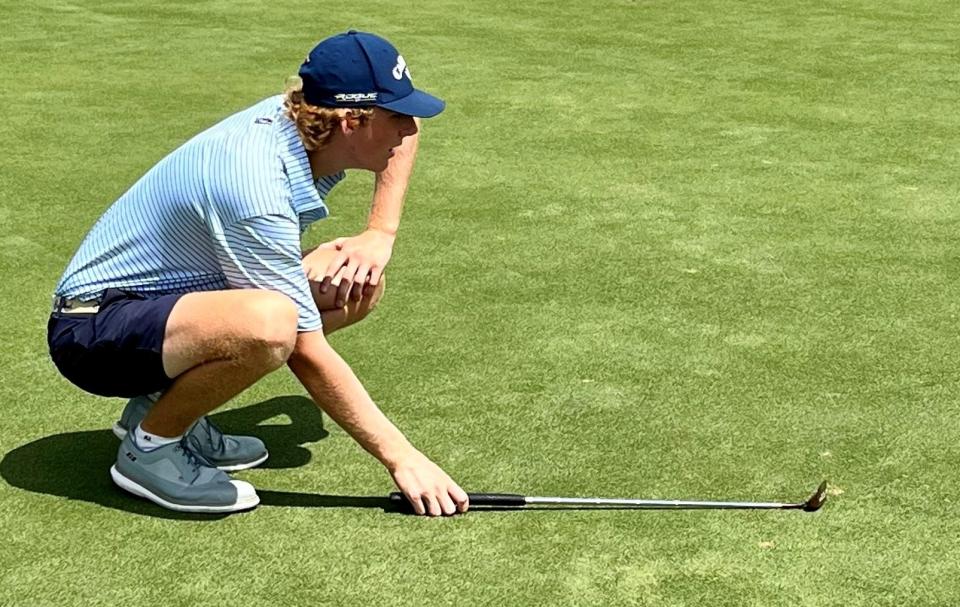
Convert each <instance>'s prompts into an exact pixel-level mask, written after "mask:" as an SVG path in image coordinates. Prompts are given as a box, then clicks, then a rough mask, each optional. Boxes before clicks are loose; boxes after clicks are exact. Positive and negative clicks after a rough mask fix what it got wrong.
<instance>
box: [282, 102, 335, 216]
mask: <svg viewBox="0 0 960 607" xmlns="http://www.w3.org/2000/svg"><path fill="white" fill-rule="evenodd" d="M279 120H280V128H279V129H278V130H277V139H278V140H279V143H280V160H281V161H282V162H283V167H284V169H285V170H286V172H287V178H288V179H289V180H290V191H291V192H292V194H293V200H292V201H291V203H290V205H291V206H292V207H293V210H294V211H295V212H296V213H297V215H300V216H303V215H307V216H309V217H310V221H311V222H312V221H316V220H318V219H323V218H324V217H326V216H327V215H328V214H329V210H328V209H327V205H326V203H324V201H323V197H325V196H326V195H327V194H328V193H329V192H330V190H331V189H333V186H335V185H336V184H337V182H338V181H340V180H341V179H343V177H344V173H343V172H342V171H341V172H340V173H337V174H336V175H329V176H327V177H321V178H320V179H318V180H316V181H314V179H313V175H312V174H311V173H310V160H309V159H308V158H307V150H306V149H305V148H304V147H303V142H302V141H301V140H300V133H299V132H297V126H296V125H295V124H294V123H293V121H291V120H290V119H289V118H287V117H286V116H285V115H283V114H282V113H281V115H280V118H279Z"/></svg>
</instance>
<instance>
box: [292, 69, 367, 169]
mask: <svg viewBox="0 0 960 607" xmlns="http://www.w3.org/2000/svg"><path fill="white" fill-rule="evenodd" d="M283 107H284V113H285V114H286V115H287V118H289V119H290V120H292V121H293V123H294V124H295V125H297V131H299V132H300V139H301V140H302V141H303V147H305V148H306V149H307V151H308V152H314V151H316V150H319V149H322V148H323V147H324V146H326V145H327V144H328V143H330V138H331V137H333V133H334V129H335V128H336V127H337V125H338V124H340V120H342V119H343V118H346V119H347V120H349V121H350V122H351V125H350V126H351V127H354V128H356V127H360V126H363V125H364V124H366V123H367V121H368V120H370V119H371V118H373V108H359V107H358V108H332V107H323V106H319V105H310V104H309V103H307V102H306V101H304V99H303V82H302V81H301V80H300V79H299V78H294V79H291V82H290V84H288V85H287V90H286V91H284V97H283Z"/></svg>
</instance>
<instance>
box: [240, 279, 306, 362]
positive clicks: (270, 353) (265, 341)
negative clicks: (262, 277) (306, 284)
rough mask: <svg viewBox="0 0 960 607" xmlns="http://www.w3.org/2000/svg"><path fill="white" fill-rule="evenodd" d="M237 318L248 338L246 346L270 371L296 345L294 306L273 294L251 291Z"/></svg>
mask: <svg viewBox="0 0 960 607" xmlns="http://www.w3.org/2000/svg"><path fill="white" fill-rule="evenodd" d="M238 314H239V315H240V316H241V317H242V319H243V322H244V323H245V326H246V327H247V331H245V333H246V335H247V336H248V338H249V342H248V344H247V346H248V347H249V348H251V349H252V350H254V351H255V352H257V353H258V354H259V355H261V356H263V357H264V363H265V364H266V365H268V366H270V367H272V368H277V367H280V366H282V365H283V364H284V363H285V362H286V361H287V359H288V358H290V354H291V353H292V352H293V348H294V346H295V345H296V343H297V321H298V313H297V306H296V304H295V303H294V302H293V300H291V299H290V298H289V297H287V296H286V295H283V294H282V293H277V292H276V291H267V290H263V291H251V292H250V297H247V298H245V299H244V305H243V306H242V309H241V310H238Z"/></svg>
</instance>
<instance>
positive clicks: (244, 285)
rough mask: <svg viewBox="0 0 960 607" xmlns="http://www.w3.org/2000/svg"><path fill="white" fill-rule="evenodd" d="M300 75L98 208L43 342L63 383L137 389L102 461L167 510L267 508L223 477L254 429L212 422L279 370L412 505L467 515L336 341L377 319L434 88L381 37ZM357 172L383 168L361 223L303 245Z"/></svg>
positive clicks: (242, 454)
mask: <svg viewBox="0 0 960 607" xmlns="http://www.w3.org/2000/svg"><path fill="white" fill-rule="evenodd" d="M299 74H300V78H301V81H302V86H298V87H295V88H293V89H291V90H288V91H287V92H286V94H285V95H284V96H276V97H272V98H269V99H266V100H264V101H262V102H260V103H258V104H256V105H254V106H253V107H250V108H248V109H246V110H244V111H242V112H239V113H237V114H234V115H233V116H230V117H229V118H227V119H225V120H224V121H222V122H220V123H219V124H217V125H215V126H213V127H212V128H210V129H208V130H207V131H204V132H203V133H201V134H199V135H197V136H196V137H194V138H193V139H191V140H190V141H188V142H187V143H185V144H184V145H183V146H181V147H180V148H179V149H177V150H176V151H174V152H173V153H171V154H170V155H169V156H167V157H166V158H164V159H163V160H161V161H160V162H159V163H158V164H157V165H156V166H154V167H153V168H152V169H151V170H150V171H149V172H148V173H147V174H146V175H145V176H144V177H142V178H141V179H140V180H139V181H138V182H137V183H135V184H134V185H133V187H131V188H130V190H129V191H127V192H126V193H125V194H124V195H123V196H121V197H120V199H119V200H117V201H116V202H115V203H114V204H113V205H112V206H111V207H110V208H109V209H108V210H107V211H106V213H105V214H104V215H103V216H102V217H101V218H100V220H99V221H98V222H97V223H96V225H95V226H94V227H93V229H92V230H91V231H90V233H89V234H88V235H87V237H86V238H85V239H84V241H83V243H82V244H81V246H80V249H79V250H78V251H77V253H76V254H75V255H74V257H73V260H72V261H71V262H70V264H69V266H68V267H67V270H66V272H65V273H64V275H63V277H62V278H61V280H60V282H59V284H58V285H57V289H56V296H55V300H54V307H53V313H52V314H51V316H50V321H49V324H48V341H49V345H50V354H51V357H52V358H53V361H54V363H55V364H56V366H57V368H58V369H59V370H60V372H61V373H62V374H63V375H64V376H65V377H66V378H67V379H69V380H70V381H71V382H73V383H74V384H76V385H77V386H79V387H80V388H83V389H84V390H87V391H88V392H91V393H93V394H97V395H101V396H119V397H126V398H131V400H130V401H129V403H128V404H127V406H126V408H125V409H124V411H123V414H122V415H121V417H120V420H119V421H118V422H117V424H116V425H115V426H114V432H115V433H116V434H117V435H118V436H120V437H122V442H121V445H120V450H119V452H118V454H117V463H116V464H115V465H114V466H113V467H112V468H111V469H110V474H111V476H112V478H113V481H114V482H115V483H116V484H117V485H119V486H120V487H122V488H123V489H125V490H127V491H129V492H130V493H133V494H134V495H138V496H140V497H144V498H146V499H149V500H151V501H153V502H155V503H157V504H159V505H161V506H163V507H165V508H170V509H173V510H180V511H186V512H233V511H238V510H244V509H247V508H252V507H254V506H256V505H257V504H258V503H259V501H260V500H259V497H258V496H257V494H256V492H255V491H254V488H253V487H252V486H251V485H250V484H249V483H246V482H243V481H237V480H231V479H230V477H229V476H228V475H227V474H226V472H225V471H231V470H242V469H245V468H251V467H253V466H256V465H258V464H260V463H262V462H263V461H264V460H266V459H267V450H266V447H265V446H264V444H263V443H262V442H261V441H260V440H259V439H256V438H254V437H247V436H230V435H225V434H222V433H221V432H220V431H219V430H218V429H217V428H216V427H215V426H214V425H213V424H212V423H211V422H210V421H209V420H208V419H207V418H206V417H205V415H206V414H207V413H209V412H210V411H213V410H214V409H216V408H217V407H219V406H220V405H223V404H224V403H226V402H227V401H228V400H230V399H231V398H233V397H234V396H236V395H237V394H239V393H240V392H241V391H243V390H244V389H245V388H247V387H248V386H250V385H252V384H253V383H254V382H256V381H257V380H259V379H260V378H262V377H264V376H265V375H267V374H268V373H270V372H271V371H273V370H275V369H277V368H279V367H280V366H282V365H283V364H284V363H286V364H287V365H288V366H289V367H290V369H291V370H292V371H293V373H294V374H295V375H296V376H297V379H299V380H300V382H301V383H302V384H303V385H304V387H305V388H306V389H307V391H308V392H309V393H310V395H311V396H312V397H313V400H314V401H315V402H316V403H317V404H318V405H319V406H320V407H321V408H322V409H323V410H324V411H325V412H326V413H327V414H328V415H330V417H331V418H333V420H334V421H336V422H337V423H338V424H339V425H340V426H341V427H343V428H344V429H345V430H346V431H347V432H348V433H350V435H351V436H352V437H353V438H354V439H355V440H356V441H357V442H358V443H360V445H361V446H362V447H363V448H364V449H366V450H367V451H369V452H370V453H371V454H372V455H373V456H374V457H376V458H377V459H378V460H380V462H382V463H383V465H384V466H386V468H387V470H389V472H390V474H391V475H392V476H393V480H394V482H395V483H396V485H397V487H398V488H399V489H400V490H401V491H403V493H404V494H405V495H406V497H407V499H408V500H410V502H411V504H412V505H413V507H414V510H415V511H416V512H417V513H418V514H429V515H433V516H437V515H441V514H454V513H456V512H465V511H466V509H467V507H468V503H467V495H466V493H464V491H463V490H462V489H461V488H460V487H459V486H457V484H456V483H455V482H454V481H453V480H452V479H451V478H450V477H449V476H448V475H447V474H446V473H445V472H444V471H443V470H441V469H440V468H439V467H438V466H437V465H436V464H434V463H433V462H432V461H430V460H429V459H428V458H427V457H426V456H424V455H423V454H422V453H420V452H419V451H418V450H417V449H415V448H414V447H413V446H412V445H411V444H410V443H409V442H408V441H407V439H406V438H405V437H404V435H403V434H402V433H401V432H400V431H399V430H398V429H397V428H396V427H395V426H394V425H393V424H392V423H391V422H390V421H389V420H388V419H387V418H386V417H385V416H384V415H383V413H381V411H380V409H378V408H377V406H376V405H375V404H374V403H373V401H372V400H371V399H370V396H368V395H367V392H366V390H365V389H364V388H363V386H362V385H361V384H360V381H359V380H358V379H357V377H356V376H355V375H354V373H353V371H352V370H351V369H350V367H349V366H347V363H346V362H344V361H343V359H342V358H340V356H339V355H338V354H337V353H336V352H334V350H333V349H332V348H331V347H330V345H329V344H328V343H327V341H326V339H325V337H324V336H325V335H326V334H329V333H331V332H332V331H335V330H337V329H339V328H341V327H344V326H347V325H349V324H351V323H354V322H356V321H358V320H360V319H362V318H363V317H365V316H366V315H367V313H368V312H369V311H370V310H371V308H373V306H374V305H375V304H376V303H377V301H378V300H379V299H380V297H381V295H382V294H383V289H384V278H383V268H384V266H385V265H386V264H387V262H388V261H389V259H390V255H391V251H392V248H393V241H394V238H395V236H396V230H397V227H398V223H399V220H400V209H401V207H402V204H403V196H404V193H405V191H406V186H407V181H408V178H409V175H410V172H411V169H412V166H413V158H414V155H415V153H416V148H417V137H418V135H417V133H418V129H419V123H418V121H417V120H416V119H415V118H429V117H431V116H435V115H437V114H439V113H440V112H441V111H442V110H443V108H444V103H443V101H441V100H440V99H437V98H436V97H433V96H431V95H429V94H427V93H424V92H422V91H419V90H417V89H414V88H413V84H412V83H411V81H410V72H409V70H408V69H407V66H406V62H405V60H404V59H403V57H402V56H400V54H399V53H398V52H397V50H396V49H395V48H394V47H393V46H392V45H391V44H390V43H389V42H387V41H386V40H384V39H383V38H380V37H378V36H375V35H373V34H367V33H362V32H354V31H350V32H347V33H346V34H340V35H337V36H333V37H331V38H328V39H326V40H324V41H322V42H320V43H319V44H318V45H317V46H316V47H315V48H314V49H313V50H312V51H311V52H310V55H309V56H308V57H307V59H306V61H305V62H304V63H303V65H302V66H301V68H300V72H299ZM345 169H366V170H369V171H374V172H376V173H377V182H376V184H377V185H376V189H375V192H374V201H373V207H372V210H371V213H370V219H369V222H368V227H367V230H366V231H365V232H363V233H362V234H360V235H358V236H354V237H350V238H338V239H337V240H335V241H333V242H330V243H326V244H323V245H320V246H319V247H317V248H316V249H314V250H312V251H308V252H306V253H302V252H301V250H300V235H301V233H302V232H303V231H304V230H305V229H306V228H307V227H308V226H309V225H310V224H311V223H312V222H314V221H317V220H318V219H322V218H323V217H325V216H326V215H327V207H326V205H325V204H324V200H323V199H324V197H325V196H326V195H327V194H328V192H329V191H330V189H331V188H333V187H334V185H336V183H337V182H338V181H340V180H341V179H343V177H344V170H345Z"/></svg>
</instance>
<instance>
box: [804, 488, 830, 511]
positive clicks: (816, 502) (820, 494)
mask: <svg viewBox="0 0 960 607" xmlns="http://www.w3.org/2000/svg"><path fill="white" fill-rule="evenodd" d="M825 501H827V481H823V482H822V483H820V486H819V487H817V490H816V491H814V493H813V495H811V496H810V498H809V499H808V500H807V501H805V502H803V506H801V508H802V509H803V511H804V512H816V511H817V510H819V509H820V507H821V506H823V503H824V502H825Z"/></svg>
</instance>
